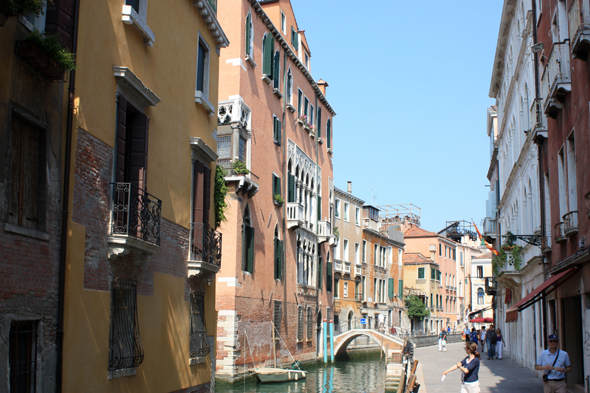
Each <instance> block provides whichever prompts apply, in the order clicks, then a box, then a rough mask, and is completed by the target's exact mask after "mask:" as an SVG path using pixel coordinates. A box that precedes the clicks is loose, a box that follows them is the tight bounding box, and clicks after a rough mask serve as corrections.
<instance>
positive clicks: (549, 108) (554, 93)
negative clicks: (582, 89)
mask: <svg viewBox="0 0 590 393" xmlns="http://www.w3.org/2000/svg"><path fill="white" fill-rule="evenodd" d="M541 86H542V89H543V97H545V100H544V108H543V111H544V112H545V114H547V116H550V117H552V118H555V117H556V116H557V112H559V110H561V108H562V107H563V105H562V103H563V102H564V101H565V94H566V93H568V92H570V91H572V83H571V74H570V48H569V42H567V41H566V42H564V43H554V44H553V47H552V48H551V54H550V55H549V59H548V60H547V66H546V67H545V71H544V72H543V78H542V79H541Z"/></svg>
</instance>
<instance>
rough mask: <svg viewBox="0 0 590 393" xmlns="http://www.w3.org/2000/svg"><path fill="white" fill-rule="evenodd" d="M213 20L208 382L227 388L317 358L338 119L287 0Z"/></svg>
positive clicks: (328, 309)
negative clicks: (217, 38) (213, 340)
mask: <svg viewBox="0 0 590 393" xmlns="http://www.w3.org/2000/svg"><path fill="white" fill-rule="evenodd" d="M217 15H218V18H219V20H220V22H221V24H222V26H223V27H224V31H225V32H226V34H227V36H228V38H229V40H230V42H231V44H230V46H229V48H226V49H223V50H222V51H221V59H220V82H219V86H220V87H219V99H220V101H219V107H218V113H217V115H218V120H219V127H218V129H217V140H218V155H219V159H218V163H219V164H220V165H221V166H223V167H224V168H226V170H227V173H226V176H225V183H226V185H227V187H228V190H229V192H228V196H227V198H226V201H227V203H228V210H227V212H226V218H227V220H226V221H225V222H224V223H223V224H222V225H221V227H220V231H221V232H222V233H223V249H222V255H223V256H222V263H221V270H220V272H219V274H218V275H217V282H216V286H217V288H216V304H217V310H218V323H219V324H218V336H217V365H216V374H217V376H218V377H221V378H226V379H230V380H231V379H233V378H235V377H236V376H237V375H238V374H240V373H243V372H244V369H252V368H254V367H259V366H261V365H263V364H274V361H275V360H274V359H275V356H274V355H273V354H274V353H276V358H277V362H278V363H281V362H289V361H290V357H289V352H290V353H291V354H292V355H293V356H294V358H295V359H297V360H315V359H316V358H317V357H318V356H322V354H323V353H322V352H323V349H322V347H321V345H318V343H320V344H321V342H322V341H323V340H321V334H323V332H324V331H325V326H326V325H324V323H323V322H324V321H327V322H328V323H329V322H330V321H332V319H333V318H332V315H333V296H332V282H333V279H332V260H333V250H332V249H333V246H332V244H333V242H334V241H333V237H332V210H333V206H332V202H333V181H332V179H333V170H332V117H333V116H334V115H335V112H334V110H333V109H332V107H331V106H330V104H329V103H328V101H327V100H326V87H327V86H328V84H327V83H326V82H324V81H322V80H319V81H317V82H316V80H315V79H314V78H313V77H312V75H311V66H310V58H311V52H310V50H309V47H308V46H307V42H306V39H305V34H304V32H303V31H302V30H300V29H299V27H298V26H297V22H296V20H295V16H294V14H293V10H292V8H291V3H290V1H289V0H280V1H279V0H276V1H261V2H257V1H254V0H252V1H248V0H227V1H223V2H220V3H219V9H218V12H217ZM273 326H274V328H275V332H274V336H275V341H274V346H275V347H274V348H273V344H272V343H273V340H272V337H273ZM327 326H329V325H327ZM287 349H288V350H289V352H287Z"/></svg>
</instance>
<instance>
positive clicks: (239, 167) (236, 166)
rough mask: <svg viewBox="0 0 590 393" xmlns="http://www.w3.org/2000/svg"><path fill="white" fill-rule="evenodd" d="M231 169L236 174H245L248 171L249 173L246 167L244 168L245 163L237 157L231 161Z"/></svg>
mask: <svg viewBox="0 0 590 393" xmlns="http://www.w3.org/2000/svg"><path fill="white" fill-rule="evenodd" d="M231 169H232V170H233V171H234V173H235V174H236V175H247V174H248V173H250V171H249V170H248V168H246V164H244V163H243V162H242V161H240V160H238V159H236V160H234V162H232V164H231Z"/></svg>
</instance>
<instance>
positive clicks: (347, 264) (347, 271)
mask: <svg viewBox="0 0 590 393" xmlns="http://www.w3.org/2000/svg"><path fill="white" fill-rule="evenodd" d="M350 272H351V268H350V262H344V274H350Z"/></svg>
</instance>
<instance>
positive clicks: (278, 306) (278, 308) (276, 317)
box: [272, 300, 283, 340]
mask: <svg viewBox="0 0 590 393" xmlns="http://www.w3.org/2000/svg"><path fill="white" fill-rule="evenodd" d="M282 312H283V302H281V301H278V300H275V301H274V309H273V317H272V320H273V323H274V327H275V340H279V339H280V335H281V319H282V315H281V314H282Z"/></svg>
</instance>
